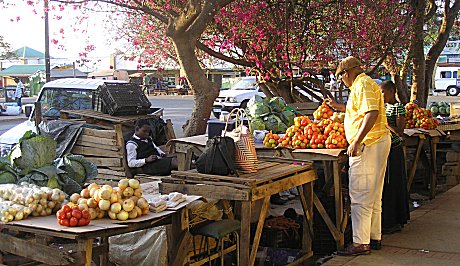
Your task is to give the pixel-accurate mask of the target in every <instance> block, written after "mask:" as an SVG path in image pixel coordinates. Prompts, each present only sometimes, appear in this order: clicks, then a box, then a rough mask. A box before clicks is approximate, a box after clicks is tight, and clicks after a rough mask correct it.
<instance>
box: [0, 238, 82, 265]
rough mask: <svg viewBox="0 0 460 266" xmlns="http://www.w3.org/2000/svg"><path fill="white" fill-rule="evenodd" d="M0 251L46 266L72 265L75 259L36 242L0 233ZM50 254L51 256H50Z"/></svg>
mask: <svg viewBox="0 0 460 266" xmlns="http://www.w3.org/2000/svg"><path fill="white" fill-rule="evenodd" d="M0 250H2V251H3V252H8V253H11V254H15V255H18V256H21V257H25V258H29V259H32V260H35V261H38V262H41V263H46V264H47V265H68V264H74V263H75V259H74V258H72V256H70V255H69V254H67V253H66V252H64V251H60V250H58V249H56V248H52V247H49V246H46V245H43V244H39V243H36V242H32V241H28V240H24V239H21V238H17V237H13V236H10V235H7V234H3V233H0ZM50 254H53V255H52V256H50Z"/></svg>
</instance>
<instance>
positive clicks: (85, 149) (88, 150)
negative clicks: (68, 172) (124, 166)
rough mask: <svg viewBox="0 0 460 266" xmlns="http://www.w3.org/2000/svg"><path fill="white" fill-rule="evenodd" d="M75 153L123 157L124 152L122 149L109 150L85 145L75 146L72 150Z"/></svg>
mask: <svg viewBox="0 0 460 266" xmlns="http://www.w3.org/2000/svg"><path fill="white" fill-rule="evenodd" d="M71 153H73V154H81V155H85V156H86V155H93V156H104V157H111V158H123V153H121V151H118V152H116V151H108V150H101V149H97V148H92V147H84V146H74V147H73V148H72V150H71Z"/></svg>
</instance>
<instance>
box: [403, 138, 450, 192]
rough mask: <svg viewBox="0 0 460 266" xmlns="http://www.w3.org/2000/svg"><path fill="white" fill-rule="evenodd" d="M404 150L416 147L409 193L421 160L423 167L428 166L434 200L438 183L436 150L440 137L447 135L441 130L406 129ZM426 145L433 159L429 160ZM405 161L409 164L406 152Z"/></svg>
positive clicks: (410, 172)
mask: <svg viewBox="0 0 460 266" xmlns="http://www.w3.org/2000/svg"><path fill="white" fill-rule="evenodd" d="M404 134H405V136H404V148H405V149H406V148H407V147H416V150H415V156H414V161H413V162H412V165H411V166H410V169H408V170H409V172H408V175H407V191H410V189H411V186H412V182H413V181H414V177H415V172H416V170H417V163H418V161H419V160H420V159H422V161H423V165H424V166H426V168H427V170H428V171H429V172H430V199H434V198H435V196H436V181H437V169H436V150H437V144H438V143H439V137H440V136H443V135H445V134H444V132H442V131H440V130H424V129H405V130H404ZM425 143H428V144H429V147H430V154H431V158H430V159H428V155H427V153H426V151H425V150H424V149H423V146H424V144H425ZM420 156H421V157H420ZM404 157H405V158H404V159H405V161H406V162H407V158H406V152H404Z"/></svg>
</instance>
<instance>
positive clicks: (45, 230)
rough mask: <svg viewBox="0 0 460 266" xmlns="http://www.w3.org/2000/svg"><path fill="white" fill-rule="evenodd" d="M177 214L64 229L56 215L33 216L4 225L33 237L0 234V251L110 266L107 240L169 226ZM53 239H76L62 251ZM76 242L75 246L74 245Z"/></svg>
mask: <svg viewBox="0 0 460 266" xmlns="http://www.w3.org/2000/svg"><path fill="white" fill-rule="evenodd" d="M174 213H175V212H174V211H165V212H162V213H158V214H155V213H149V214H147V215H145V216H142V217H140V218H137V219H134V220H131V221H126V222H121V221H112V220H110V219H108V218H104V219H101V220H92V221H91V223H90V225H89V226H85V227H64V226H60V225H58V224H57V220H56V216H54V215H52V216H47V217H33V218H29V219H26V220H23V221H17V222H11V223H7V224H4V225H2V226H3V228H4V229H8V230H9V231H11V232H16V233H21V234H24V233H29V234H31V236H33V238H27V239H24V238H22V237H16V236H13V235H12V234H6V233H4V232H2V233H0V250H1V251H4V252H8V253H12V254H15V255H18V256H22V257H26V258H29V259H32V260H34V261H38V262H41V263H45V264H47V265H85V266H90V265H91V262H92V260H93V258H95V260H94V261H99V265H102V266H104V265H107V260H108V251H109V244H108V237H110V236H114V235H119V234H124V233H129V232H134V231H137V230H143V229H148V228H152V227H156V226H160V225H165V224H170V223H171V220H172V219H171V218H172V215H173V214H174ZM53 238H61V239H70V240H74V241H75V242H74V244H72V245H63V246H64V247H63V248H59V247H53V246H50V245H49V244H50V243H51V240H52V239H53ZM75 243H76V245H75Z"/></svg>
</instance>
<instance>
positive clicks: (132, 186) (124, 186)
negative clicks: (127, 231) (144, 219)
mask: <svg viewBox="0 0 460 266" xmlns="http://www.w3.org/2000/svg"><path fill="white" fill-rule="evenodd" d="M70 201H71V204H70V205H71V207H73V206H78V208H79V209H80V210H88V212H89V214H90V218H91V220H93V219H100V218H104V217H105V216H106V215H108V216H109V217H110V219H112V220H121V221H125V220H127V219H135V218H137V217H140V216H142V215H144V214H147V213H148V212H149V204H148V202H147V200H146V199H145V198H143V197H142V188H141V187H140V183H139V181H138V180H137V179H122V180H120V181H119V182H118V187H111V186H109V185H103V186H102V187H101V186H99V185H97V184H95V183H92V184H90V185H89V186H88V187H87V188H85V189H83V190H82V191H81V192H80V194H77V193H74V194H72V195H71V196H70Z"/></svg>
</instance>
